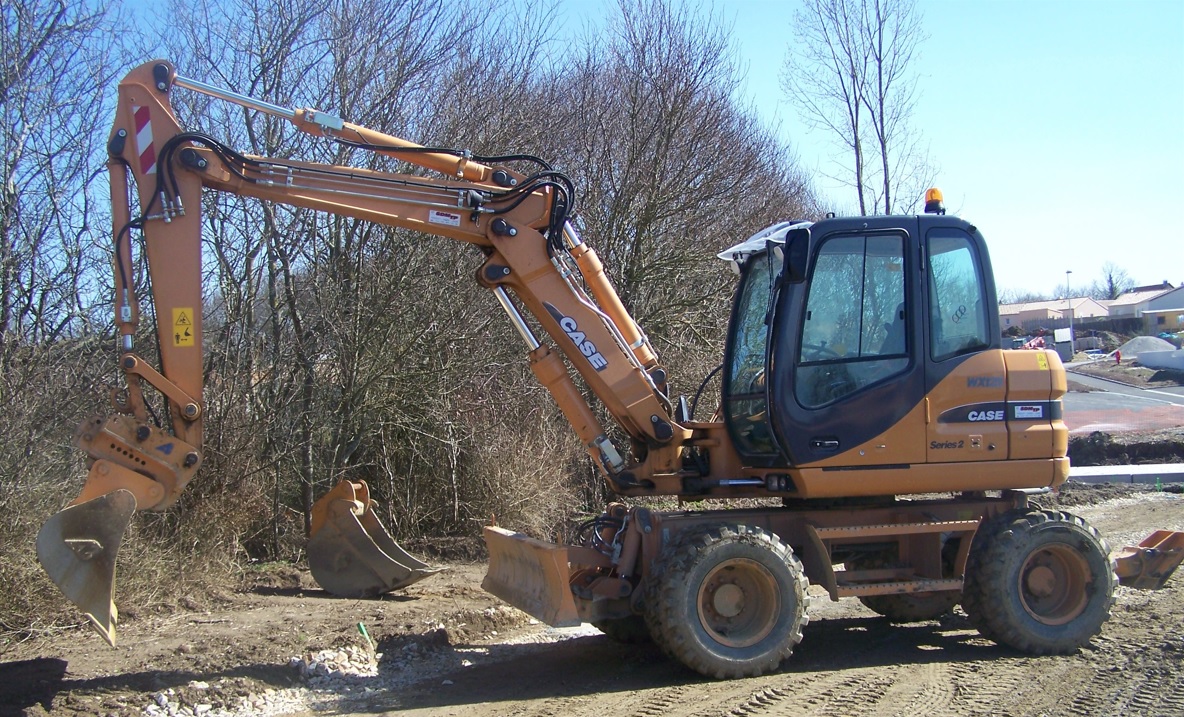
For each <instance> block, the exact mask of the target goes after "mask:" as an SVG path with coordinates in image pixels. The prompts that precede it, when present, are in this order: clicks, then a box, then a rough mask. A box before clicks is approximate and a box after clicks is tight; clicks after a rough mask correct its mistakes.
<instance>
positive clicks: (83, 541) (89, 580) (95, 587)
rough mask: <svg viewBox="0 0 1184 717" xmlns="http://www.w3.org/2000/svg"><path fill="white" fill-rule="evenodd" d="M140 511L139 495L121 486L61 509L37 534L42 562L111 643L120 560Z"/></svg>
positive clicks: (92, 623)
mask: <svg viewBox="0 0 1184 717" xmlns="http://www.w3.org/2000/svg"><path fill="white" fill-rule="evenodd" d="M135 510H136V499H135V496H133V495H132V494H131V493H130V492H129V491H126V490H116V491H113V492H111V493H108V494H106V495H102V496H99V497H98V498H94V499H93V500H88V501H87V502H85V503H79V504H78V505H73V506H70V507H69V508H66V509H65V510H62V511H60V512H58V513H55V514H54V515H52V516H50V518H49V520H47V521H45V525H43V526H41V530H40V532H38V533H37V559H38V560H39V561H40V562H41V566H42V567H43V568H45V572H46V573H47V574H48V575H49V577H50V579H51V580H53V581H54V583H55V584H56V585H57V586H58V588H59V589H61V591H62V594H63V595H65V596H66V597H67V598H69V600H70V602H72V603H74V604H75V605H77V606H78V608H79V609H81V610H82V612H84V613H85V614H86V617H87V619H88V620H89V621H90V623H91V626H92V627H94V629H95V630H96V631H97V632H98V633H99V634H100V635H102V636H103V639H105V640H106V641H107V642H108V644H111V645H114V644H115V625H116V623H117V622H118V621H119V612H118V611H117V610H116V609H115V560H116V557H117V556H118V554H119V546H120V544H121V543H122V542H123V533H124V531H125V530H127V524H128V523H129V522H131V519H132V513H134V512H135Z"/></svg>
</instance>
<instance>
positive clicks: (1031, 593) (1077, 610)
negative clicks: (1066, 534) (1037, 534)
mask: <svg viewBox="0 0 1184 717" xmlns="http://www.w3.org/2000/svg"><path fill="white" fill-rule="evenodd" d="M1089 577H1090V569H1089V565H1088V563H1086V561H1085V558H1084V557H1083V556H1082V555H1081V554H1080V553H1079V552H1078V551H1076V550H1074V549H1073V548H1072V547H1070V546H1068V545H1049V546H1045V547H1043V548H1041V549H1040V550H1037V551H1035V552H1033V553H1032V554H1031V555H1029V556H1028V559H1027V560H1026V561H1024V566H1023V569H1021V570H1020V578H1019V579H1020V585H1019V587H1020V598H1021V600H1022V601H1023V604H1024V609H1025V610H1027V611H1028V614H1029V615H1031V616H1032V617H1033V618H1035V619H1037V620H1039V621H1040V622H1042V623H1044V624H1045V625H1064V624H1065V623H1067V622H1070V621H1072V620H1073V619H1074V618H1076V617H1077V616H1079V615H1080V614H1081V613H1082V612H1084V611H1085V606H1086V602H1087V600H1088V596H1087V595H1086V592H1085V586H1086V584H1087V583H1088V582H1089Z"/></svg>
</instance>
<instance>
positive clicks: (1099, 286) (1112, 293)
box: [1086, 261, 1135, 301]
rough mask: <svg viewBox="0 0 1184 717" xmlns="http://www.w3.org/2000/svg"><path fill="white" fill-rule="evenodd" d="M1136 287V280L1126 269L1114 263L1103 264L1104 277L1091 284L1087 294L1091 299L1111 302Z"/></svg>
mask: <svg viewBox="0 0 1184 717" xmlns="http://www.w3.org/2000/svg"><path fill="white" fill-rule="evenodd" d="M1134 286H1135V280H1134V279H1132V278H1131V277H1130V274H1127V273H1126V269H1123V268H1122V267H1120V266H1118V265H1117V264H1115V263H1114V262H1112V261H1108V262H1106V263H1105V264H1102V276H1101V278H1099V279H1095V280H1094V281H1093V283H1091V284H1090V286H1089V290H1088V291H1087V292H1086V293H1087V295H1088V296H1089V297H1090V298H1091V299H1098V300H1102V301H1110V300H1114V299H1117V298H1118V297H1120V296H1122V295H1123V294H1124V293H1126V292H1128V291H1130V290H1131V289H1132V288H1134Z"/></svg>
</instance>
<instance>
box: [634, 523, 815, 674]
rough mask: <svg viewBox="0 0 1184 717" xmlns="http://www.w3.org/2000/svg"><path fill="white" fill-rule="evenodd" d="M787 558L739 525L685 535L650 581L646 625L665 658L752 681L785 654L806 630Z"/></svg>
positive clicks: (773, 539)
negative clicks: (749, 678) (803, 630)
mask: <svg viewBox="0 0 1184 717" xmlns="http://www.w3.org/2000/svg"><path fill="white" fill-rule="evenodd" d="M806 587H807V580H806V577H805V575H804V573H803V571H802V564H801V562H800V561H799V560H798V558H797V556H796V555H794V553H793V550H792V549H790V547H789V546H788V545H786V544H785V543H784V542H782V541H781V539H780V538H778V537H777V536H776V535H774V534H772V533H770V532H768V531H766V530H763V529H761V528H754V527H751V526H745V525H709V526H703V527H698V528H689V529H688V530H687V531H685V532H684V533H681V534H679V535H677V536H676V537H675V538H674V540H673V541H671V543H670V544H668V545H667V546H666V548H665V549H664V550H663V554H662V558H661V560H660V561H659V565H658V566H657V569H656V571H655V574H654V575H652V576H651V582H650V587H649V592H648V594H647V599H646V622H647V623H648V625H649V628H650V630H649V631H650V634H651V635H652V636H653V639H654V641H655V642H657V643H658V645H659V646H660V647H661V648H662V649H663V650H664V651H665V652H666V653H667V654H669V655H670V656H672V657H674V658H676V659H678V660H679V661H680V662H682V663H683V664H685V665H686V666H688V667H690V668H691V669H693V670H695V671H697V672H699V673H700V674H703V675H706V676H708V677H714V678H717V679H729V678H734V677H745V676H756V675H760V674H763V673H765V672H769V671H770V670H773V669H776V667H777V666H778V665H779V664H781V661H782V660H784V659H785V658H787V657H789V656H790V654H792V653H793V649H794V647H796V646H797V644H798V643H799V642H801V639H802V627H803V626H804V625H806V623H807V622H809V617H808V615H807V612H806V608H807V598H806Z"/></svg>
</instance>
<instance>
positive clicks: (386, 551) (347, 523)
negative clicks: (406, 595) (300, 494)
mask: <svg viewBox="0 0 1184 717" xmlns="http://www.w3.org/2000/svg"><path fill="white" fill-rule="evenodd" d="M308 567H309V569H310V570H311V571H312V576H313V578H314V579H315V580H316V581H317V584H318V585H320V586H321V587H322V588H324V589H325V590H326V591H328V592H330V593H332V594H334V595H338V596H340V597H351V598H364V597H375V596H377V595H382V594H384V593H389V592H390V591H392V590H398V589H399V588H403V587H407V586H408V585H410V584H412V583H414V582H417V581H419V580H423V579H424V578H426V577H429V576H431V575H434V574H436V573H438V572H440V570H441V568H432V567H430V566H429V565H428V564H427V563H425V562H423V561H421V560H418V559H416V558H414V557H412V555H411V554H410V553H408V552H407V551H406V550H403V548H401V547H400V546H399V544H398V543H396V542H395V539H394V538H392V537H391V535H390V533H388V532H387V531H386V528H384V527H383V526H382V523H381V522H380V521H379V520H378V516H377V515H375V513H374V505H373V503H372V502H371V500H370V489H369V487H367V485H366V484H365V483H364V482H358V483H352V482H350V481H342V482H341V483H338V484H337V486H336V487H334V488H333V490H331V491H329V492H328V493H326V494H325V495H324V496H322V497H321V499H320V500H318V501H317V503H316V505H314V506H313V518H312V537H310V538H309V539H308Z"/></svg>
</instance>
